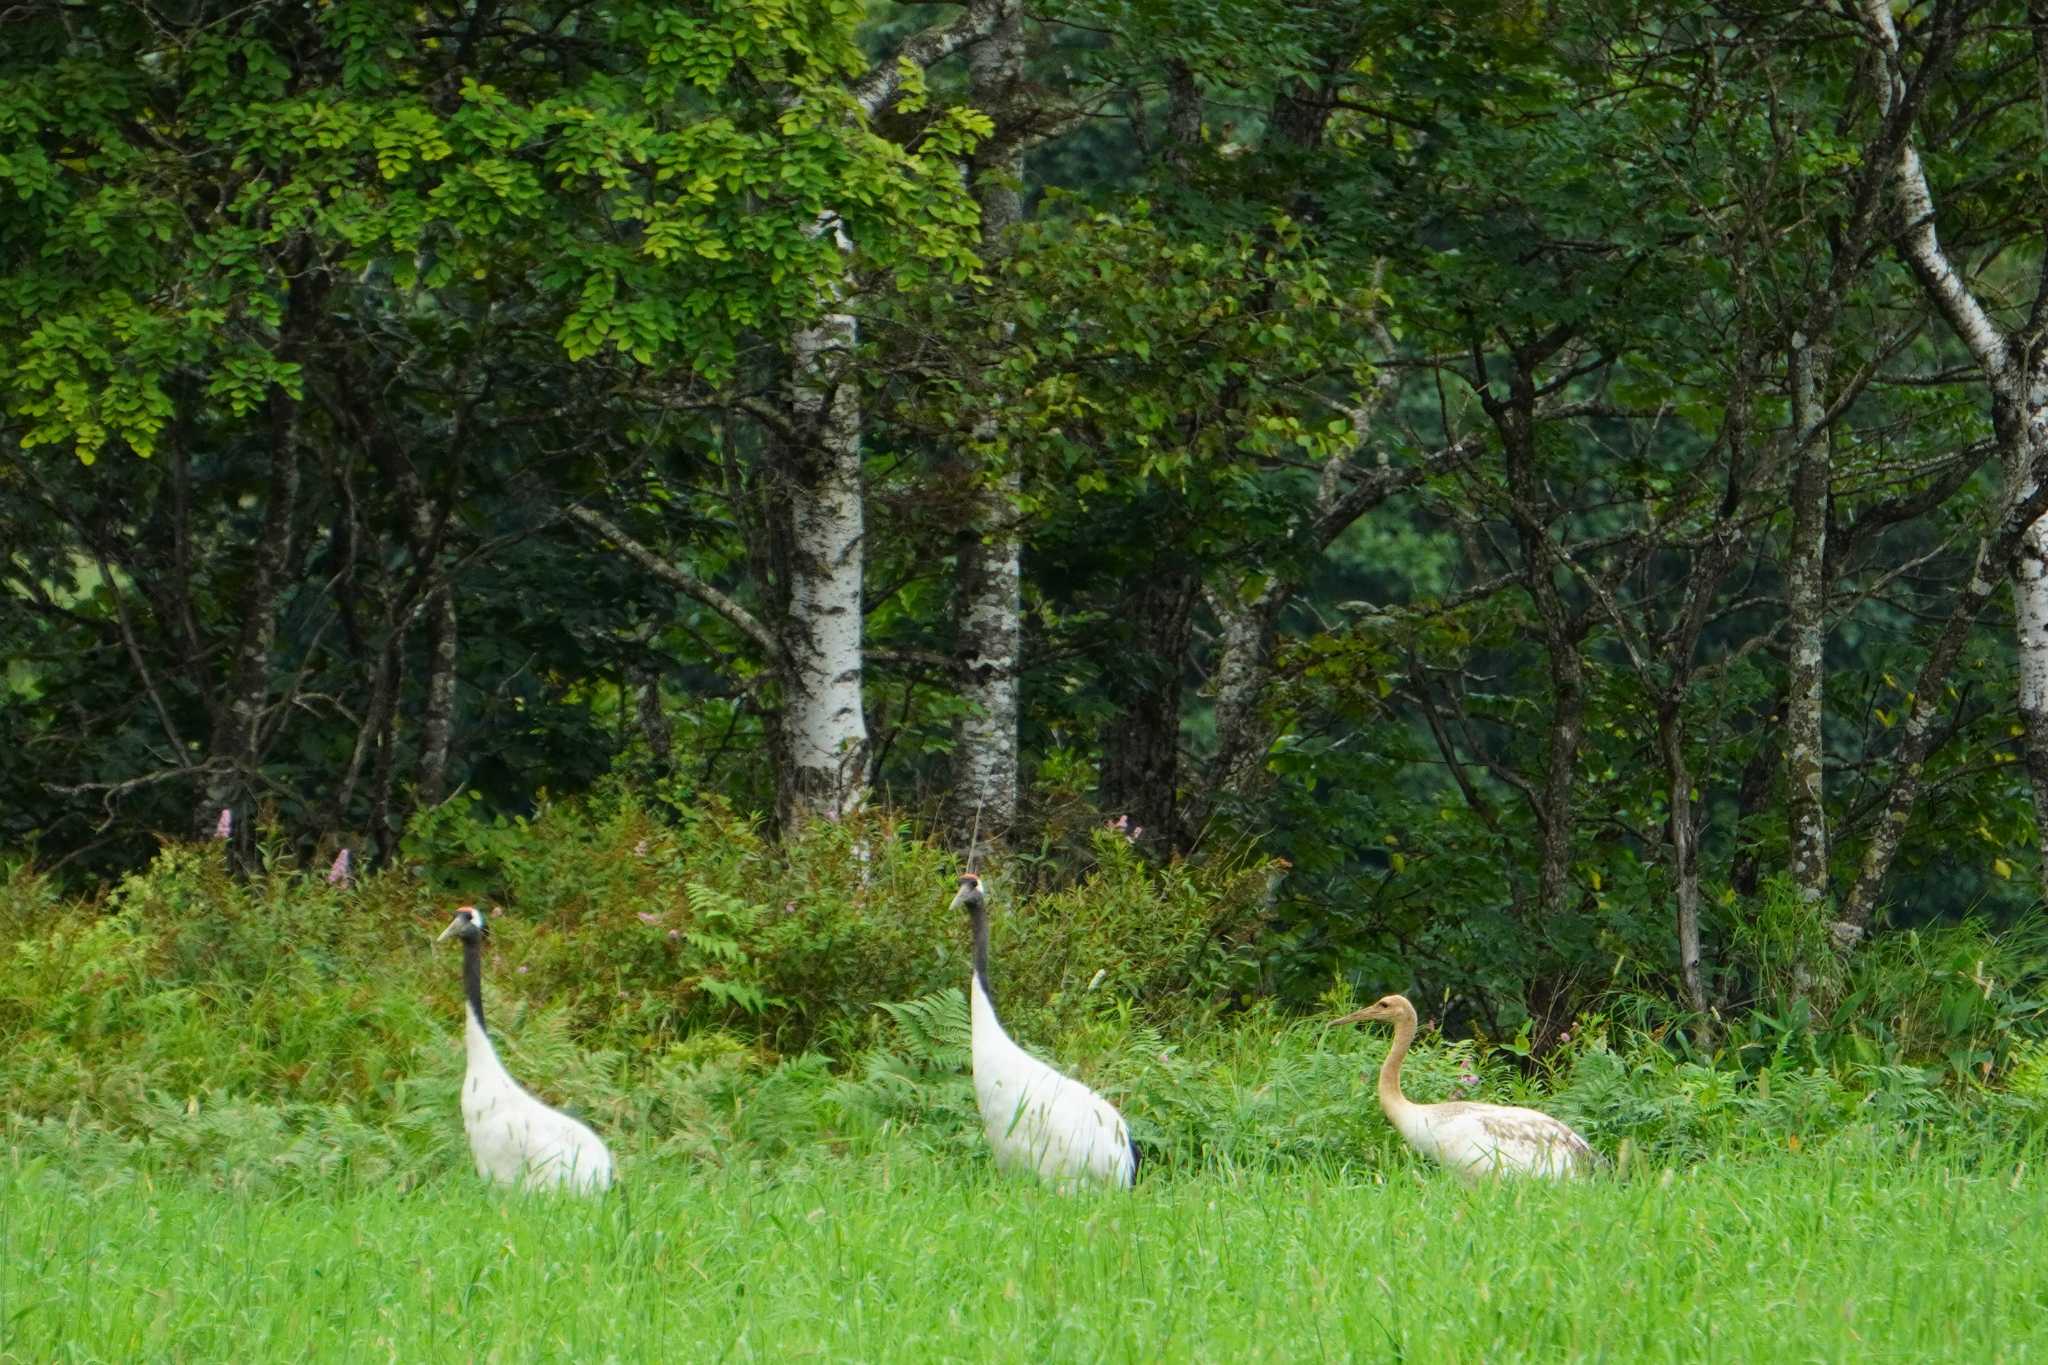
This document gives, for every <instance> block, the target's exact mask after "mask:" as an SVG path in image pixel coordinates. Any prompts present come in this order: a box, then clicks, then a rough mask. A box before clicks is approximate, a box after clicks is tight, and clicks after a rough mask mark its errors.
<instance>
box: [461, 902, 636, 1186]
mask: <svg viewBox="0 0 2048 1365" xmlns="http://www.w3.org/2000/svg"><path fill="white" fill-rule="evenodd" d="M486 932H487V930H486V929H485V927H484V914H483V911H481V910H479V909H477V908H476V907H475V906H473V905H465V906H463V907H462V908H461V909H460V910H457V911H456V912H455V918H454V919H453V920H451V921H450V922H449V924H448V927H447V928H446V929H443V930H442V931H441V938H443V939H445V938H447V937H448V936H449V935H450V934H453V935H454V936H455V937H456V938H459V939H461V940H462V985H463V990H464V992H465V993H466V994H467V995H468V997H469V1008H468V1010H467V1011H466V1013H467V1016H468V1023H467V1025H466V1027H465V1028H464V1030H463V1043H464V1047H465V1049H466V1050H467V1051H468V1053H469V1070H468V1072H467V1073H466V1074H465V1075H464V1076H463V1078H462V1127H463V1130H464V1131H465V1132H467V1133H468V1134H469V1150H470V1154H471V1155H473V1156H474V1157H475V1158H476V1172H477V1174H478V1175H480V1176H482V1177H483V1178H484V1179H486V1180H491V1181H496V1182H498V1183H499V1184H505V1185H514V1184H516V1185H523V1186H525V1187H526V1188H527V1189H529V1190H537V1189H548V1188H551V1187H555V1186H566V1187H568V1188H569V1189H572V1190H575V1191H578V1192H580V1193H585V1194H595V1193H597V1192H598V1191H600V1190H603V1189H605V1188H607V1187H608V1186H609V1185H610V1184H611V1183H612V1154H611V1152H610V1151H608V1150H607V1149H606V1147H605V1145H604V1140H603V1139H602V1138H600V1137H598V1135H597V1134H596V1133H593V1132H591V1131H590V1129H589V1127H588V1126H586V1125H585V1124H582V1123H579V1122H577V1121H576V1120H575V1119H572V1118H570V1117H569V1116H568V1115H567V1114H564V1113H561V1112H560V1111H558V1110H554V1109H550V1108H548V1106H547V1105H545V1104H542V1103H541V1102H540V1101H539V1100H538V1099H535V1098H534V1097H533V1096H532V1095H530V1094H528V1093H527V1092H526V1090H525V1089H524V1088H523V1087H522V1086H521V1085H520V1084H519V1082H517V1081H515V1080H513V1079H512V1073H510V1072H509V1071H507V1070H505V1064H504V1063H503V1062H500V1061H499V1060H498V1052H497V1049H496V1048H493V1047H492V1046H491V1036H490V1034H488V1033H486V1032H484V955H483V943H484V935H485V933H486ZM440 941H441V940H440V939H436V940H435V942H437V943H438V942H440Z"/></svg>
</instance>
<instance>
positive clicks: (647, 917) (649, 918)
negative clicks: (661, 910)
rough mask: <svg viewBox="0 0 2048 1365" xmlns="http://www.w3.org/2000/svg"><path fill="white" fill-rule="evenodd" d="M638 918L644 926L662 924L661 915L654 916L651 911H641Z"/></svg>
mask: <svg viewBox="0 0 2048 1365" xmlns="http://www.w3.org/2000/svg"><path fill="white" fill-rule="evenodd" d="M637 918H638V919H639V921H640V922H641V923H642V924H659V923H661V916H660V915H657V914H653V913H651V912H649V911H646V910H642V911H641V912H640V913H639V915H638V916H637Z"/></svg>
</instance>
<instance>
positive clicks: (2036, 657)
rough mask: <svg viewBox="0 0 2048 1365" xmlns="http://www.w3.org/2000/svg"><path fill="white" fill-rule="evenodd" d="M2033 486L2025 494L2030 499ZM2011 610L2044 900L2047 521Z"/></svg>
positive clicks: (2036, 532) (2042, 437) (2028, 547)
mask: <svg viewBox="0 0 2048 1365" xmlns="http://www.w3.org/2000/svg"><path fill="white" fill-rule="evenodd" d="M2044 380H2048V375H2044V376H2043V377H2042V378H2041V379H2037V381H2036V383H2035V384H2034V385H2033V386H2032V388H2033V391H2034V392H2033V394H2032V397H2033V399H2034V401H2033V402H2032V404H2031V410H2030V411H2029V412H2028V414H2027V421H2028V426H2029V427H2030V428H2031V429H2032V432H2031V434H2032V436H2033V439H2032V440H2030V441H2029V442H2028V446H2029V447H2030V451H2029V453H2030V454H2032V455H2033V456H2034V457H2035V458H2036V459H2037V460H2038V458H2039V457H2040V455H2041V454H2042V452H2044V451H2048V430H2044V427H2048V402H2043V401H2042V392H2041V391H2042V389H2043V388H2044V387H2048V383H2044V382H2043V381H2044ZM2034 486H2035V481H2034V480H2032V479H2029V480H2028V482H2027V483H2026V485H2025V490H2026V492H2028V493H2031V492H2032V491H2033V489H2034ZM2012 605H2013V616H2014V623H2013V624H2014V627H2015V630H2016V633H2017V635H2018V637H2019V638H2018V644H2019V711H2020V729H2021V732H2022V733H2021V740H2020V742H2021V746H2022V752H2023V754H2024V755H2025V758H2026V769H2027V785H2028V787H2029V788H2030V789H2031V790H2032V793H2033V797H2034V850H2035V855H2036V856H2035V873H2036V877H2037V879H2038V881H2039V883H2040V889H2041V894H2042V896H2043V897H2044V898H2048V517H2043V518H2041V519H2040V520H2038V521H2036V522H2034V524H2033V525H2031V526H2029V527H2028V528H2027V533H2026V535H2025V537H2024V538H2022V540H2021V541H2020V552H2019V555H2018V557H2017V559H2016V561H2015V562H2014V564H2013V571H2012Z"/></svg>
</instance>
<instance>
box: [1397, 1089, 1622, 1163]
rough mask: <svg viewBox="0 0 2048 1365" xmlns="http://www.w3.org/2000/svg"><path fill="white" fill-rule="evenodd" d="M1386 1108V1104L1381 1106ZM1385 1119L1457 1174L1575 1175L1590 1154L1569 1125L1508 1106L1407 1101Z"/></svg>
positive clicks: (1581, 1139) (1421, 1150) (1412, 1145)
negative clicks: (1412, 1102) (1408, 1102)
mask: <svg viewBox="0 0 2048 1365" xmlns="http://www.w3.org/2000/svg"><path fill="white" fill-rule="evenodd" d="M1382 1107H1385V1106H1382ZM1387 1117H1388V1119H1389V1120H1391V1121H1392V1123H1393V1125H1394V1127H1395V1129H1396V1130H1397V1131H1398V1132H1399V1133H1400V1134H1401V1136H1402V1137H1403V1138H1405V1139H1406V1140H1407V1143H1408V1145H1409V1146H1410V1147H1413V1148H1414V1149H1415V1150H1416V1151H1418V1152H1420V1153H1422V1155H1424V1156H1426V1157H1428V1158H1429V1159H1430V1160H1432V1161H1435V1162H1438V1163H1440V1164H1442V1165H1444V1166H1446V1167H1449V1168H1450V1169H1451V1170H1454V1171H1457V1172H1459V1173H1460V1174H1461V1175H1535V1176H1546V1177H1550V1178H1552V1179H1561V1178H1563V1177H1566V1176H1573V1175H1577V1174H1578V1173H1579V1172H1580V1171H1581V1170H1582V1169H1583V1168H1584V1166H1585V1165H1586V1164H1587V1163H1588V1162H1589V1161H1590V1159H1591V1157H1592V1149H1591V1148H1589V1147H1588V1146H1587V1145H1586V1140H1585V1139H1584V1138H1582V1137H1580V1136H1579V1135H1578V1134H1577V1133H1575V1132H1573V1131H1572V1129H1571V1128H1570V1126H1569V1125H1567V1124H1564V1123H1561V1122H1560V1121H1558V1120H1557V1119H1554V1118H1552V1117H1550V1115H1548V1114H1540V1113H1538V1112H1537V1111H1535V1110H1534V1109H1522V1108H1518V1107H1516V1106H1513V1105H1506V1104H1477V1103H1469V1102H1463V1101H1455V1100H1454V1101H1452V1102H1451V1103H1449V1104H1406V1105H1403V1106H1402V1107H1401V1108H1400V1109H1398V1110H1395V1109H1388V1111H1387Z"/></svg>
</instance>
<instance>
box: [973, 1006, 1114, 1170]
mask: <svg viewBox="0 0 2048 1365" xmlns="http://www.w3.org/2000/svg"><path fill="white" fill-rule="evenodd" d="M968 1004H969V1009H970V1011H971V1021H972V1028H973V1053H974V1098H975V1102H976V1103H977V1104H978V1105H979V1106H980V1109H981V1126H982V1129H983V1131H985V1132H986V1133H987V1134H988V1145H989V1147H990V1149H991V1150H992V1151H994V1153H995V1158H996V1165H997V1167H998V1168H1000V1169H1002V1170H1006V1171H1011V1170H1021V1171H1032V1172H1036V1173H1037V1174H1038V1175H1039V1176H1041V1177H1043V1178H1044V1179H1047V1180H1050V1181H1053V1182H1055V1183H1057V1184H1060V1185H1062V1186H1067V1185H1071V1184H1072V1183H1073V1182H1074V1181H1076V1180H1092V1181H1098V1182H1100V1183H1102V1184H1105V1185H1118V1186H1126V1185H1129V1184H1130V1183H1131V1182H1132V1181H1133V1180H1135V1179H1136V1178H1137V1174H1138V1160H1137V1154H1136V1152H1134V1151H1133V1150H1132V1148H1131V1130H1130V1129H1129V1128H1128V1127H1126V1126H1125V1124H1124V1119H1123V1115H1121V1114H1119V1113H1117V1111H1116V1106H1115V1105H1112V1104H1111V1103H1110V1102H1109V1101H1108V1100H1106V1099H1104V1098H1102V1096H1100V1095H1098V1094H1096V1093H1095V1092H1094V1091H1093V1090H1090V1089H1089V1088H1088V1087H1087V1086H1085V1085H1083V1084H1081V1082H1079V1081H1077V1080H1075V1079H1073V1078H1072V1077H1071V1076H1062V1075H1061V1074H1060V1073H1059V1072H1057V1071H1055V1070H1053V1069H1052V1068H1051V1067H1049V1066H1047V1065H1046V1064H1045V1063H1044V1062H1041V1061H1039V1060H1038V1059H1037V1058H1036V1057H1034V1056H1032V1055H1031V1054H1030V1053H1028V1052H1026V1051H1025V1050H1024V1049H1023V1048H1021V1047H1019V1046H1017V1044H1016V1042H1015V1041H1014V1040H1013V1039H1012V1038H1011V1037H1010V1035H1009V1034H1007V1033H1005V1032H1004V1031H1003V1025H1002V1021H1001V1020H999V1019H997V1018H996V1009H995V1005H994V1003H993V1002H992V1001H990V1000H989V998H988V993H987V992H986V991H984V990H983V989H982V987H981V978H980V977H979V976H978V975H977V976H975V977H974V978H973V979H972V980H971V981H970V982H969V985H968Z"/></svg>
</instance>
